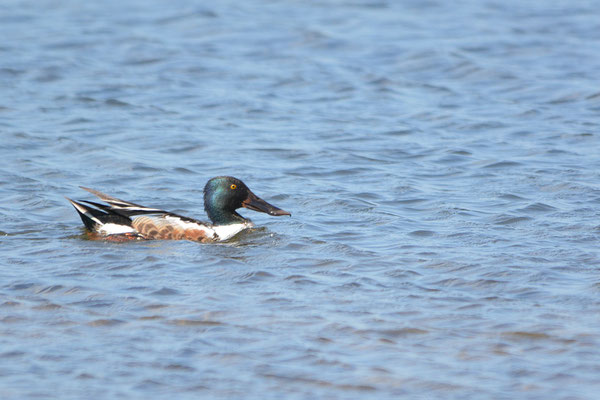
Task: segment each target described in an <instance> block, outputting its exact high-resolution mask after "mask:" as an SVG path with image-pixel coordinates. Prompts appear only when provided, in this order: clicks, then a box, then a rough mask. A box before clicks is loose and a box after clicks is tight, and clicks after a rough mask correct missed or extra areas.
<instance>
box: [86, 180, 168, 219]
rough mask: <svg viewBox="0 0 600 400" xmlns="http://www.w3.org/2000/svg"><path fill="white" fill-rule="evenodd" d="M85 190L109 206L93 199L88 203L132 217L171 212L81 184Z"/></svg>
mask: <svg viewBox="0 0 600 400" xmlns="http://www.w3.org/2000/svg"><path fill="white" fill-rule="evenodd" d="M80 188H82V189H83V190H87V191H88V192H90V193H92V194H93V195H95V196H97V197H98V198H99V199H100V200H102V201H104V202H105V203H107V204H109V206H105V205H103V204H98V203H94V202H91V201H86V203H88V204H91V205H93V206H95V207H98V208H100V209H102V210H105V211H111V212H114V213H116V214H119V215H122V216H125V217H131V216H134V215H144V214H169V212H168V211H165V210H161V209H160V208H150V207H145V206H142V205H139V204H135V203H131V202H129V201H125V200H121V199H117V198H116V197H112V196H109V195H107V194H105V193H102V192H99V191H97V190H94V189H90V188H87V187H83V186H80Z"/></svg>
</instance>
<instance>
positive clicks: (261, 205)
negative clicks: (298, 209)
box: [204, 176, 292, 225]
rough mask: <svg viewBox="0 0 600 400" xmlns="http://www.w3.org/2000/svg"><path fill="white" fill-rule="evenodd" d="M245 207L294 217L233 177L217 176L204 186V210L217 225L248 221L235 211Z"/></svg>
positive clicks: (275, 214)
mask: <svg viewBox="0 0 600 400" xmlns="http://www.w3.org/2000/svg"><path fill="white" fill-rule="evenodd" d="M240 207H245V208H248V209H250V210H254V211H260V212H264V213H267V214H269V215H273V216H281V215H292V214H290V213H289V212H287V211H284V210H282V209H280V208H277V207H275V206H274V205H271V204H269V203H267V202H266V201H264V200H263V199H261V198H260V197H258V196H257V195H255V194H254V193H252V191H251V190H250V189H248V186H246V185H245V184H244V182H242V181H240V180H239V179H237V178H234V177H232V176H217V177H216V178H212V179H211V180H209V181H208V182H207V183H206V186H204V209H205V210H206V214H207V215H208V218H210V220H211V221H212V222H213V224H215V225H228V224H239V223H242V222H244V221H246V219H245V218H244V217H242V216H241V215H239V214H238V213H237V212H235V210H237V209H238V208H240Z"/></svg>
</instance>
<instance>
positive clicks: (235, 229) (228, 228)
mask: <svg viewBox="0 0 600 400" xmlns="http://www.w3.org/2000/svg"><path fill="white" fill-rule="evenodd" d="M253 226H254V224H253V223H252V222H244V223H242V224H231V225H218V226H213V229H214V231H215V232H216V233H217V235H218V236H219V240H227V239H230V238H232V237H234V236H235V235H237V234H238V233H240V232H241V231H243V230H244V229H247V228H252V227H253Z"/></svg>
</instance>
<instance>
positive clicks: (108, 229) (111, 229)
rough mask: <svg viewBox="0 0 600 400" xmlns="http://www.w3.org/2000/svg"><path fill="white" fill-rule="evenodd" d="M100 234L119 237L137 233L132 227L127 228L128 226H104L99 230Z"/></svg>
mask: <svg viewBox="0 0 600 400" xmlns="http://www.w3.org/2000/svg"><path fill="white" fill-rule="evenodd" d="M98 232H99V233H101V234H102V235H119V234H122V233H131V232H135V229H133V228H132V227H131V226H127V225H119V224H110V223H109V224H104V225H102V227H100V229H98Z"/></svg>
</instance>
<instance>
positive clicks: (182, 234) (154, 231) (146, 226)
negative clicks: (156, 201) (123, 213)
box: [132, 217, 208, 242]
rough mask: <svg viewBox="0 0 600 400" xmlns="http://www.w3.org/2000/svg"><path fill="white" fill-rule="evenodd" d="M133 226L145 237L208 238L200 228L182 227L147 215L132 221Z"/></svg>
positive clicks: (173, 238)
mask: <svg viewBox="0 0 600 400" xmlns="http://www.w3.org/2000/svg"><path fill="white" fill-rule="evenodd" d="M132 225H133V227H134V228H135V230H136V231H138V232H139V233H140V234H142V235H143V236H144V237H145V238H147V239H171V240H194V241H199V242H205V241H207V240H208V238H207V237H206V232H204V231H203V230H201V229H182V228H179V227H177V226H173V225H169V224H168V223H167V222H166V221H165V222H164V223H162V221H156V220H153V219H152V218H149V217H139V218H136V219H135V220H134V221H133V224H132Z"/></svg>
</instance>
